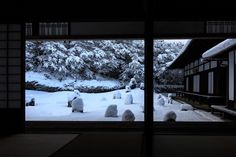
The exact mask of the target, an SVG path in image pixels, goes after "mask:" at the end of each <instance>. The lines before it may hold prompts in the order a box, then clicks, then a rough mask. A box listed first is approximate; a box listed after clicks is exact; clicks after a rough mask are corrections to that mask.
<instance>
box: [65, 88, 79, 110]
mask: <svg viewBox="0 0 236 157" xmlns="http://www.w3.org/2000/svg"><path fill="white" fill-rule="evenodd" d="M79 96H80V94H79V91H78V90H74V92H73V93H71V94H70V95H69V96H68V101H67V102H68V105H67V107H71V106H72V105H71V103H72V101H73V100H75V99H76V98H78V97H79Z"/></svg>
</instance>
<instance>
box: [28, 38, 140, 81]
mask: <svg viewBox="0 0 236 157" xmlns="http://www.w3.org/2000/svg"><path fill="white" fill-rule="evenodd" d="M25 60H26V71H34V72H47V73H48V74H49V75H51V76H53V77H55V78H57V79H58V80H65V79H66V78H68V77H71V78H73V79H96V76H97V75H102V76H106V77H108V78H113V79H117V80H118V79H119V80H120V81H122V82H123V83H125V82H127V81H129V80H130V79H131V78H132V77H134V78H135V79H136V80H137V81H139V82H140V81H142V80H143V78H144V42H143V40H77V41H70V42H68V41H26V59H25ZM78 74H79V75H78ZM49 77H50V76H49Z"/></svg>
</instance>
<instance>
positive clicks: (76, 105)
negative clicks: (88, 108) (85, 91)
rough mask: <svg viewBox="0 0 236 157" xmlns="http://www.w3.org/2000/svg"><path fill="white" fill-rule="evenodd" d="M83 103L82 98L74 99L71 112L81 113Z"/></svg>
mask: <svg viewBox="0 0 236 157" xmlns="http://www.w3.org/2000/svg"><path fill="white" fill-rule="evenodd" d="M83 110H84V102H83V99H82V98H76V99H75V100H73V101H72V112H83Z"/></svg>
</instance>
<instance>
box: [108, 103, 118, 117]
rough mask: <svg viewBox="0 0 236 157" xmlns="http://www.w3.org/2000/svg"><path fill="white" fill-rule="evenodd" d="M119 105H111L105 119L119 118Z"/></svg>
mask: <svg viewBox="0 0 236 157" xmlns="http://www.w3.org/2000/svg"><path fill="white" fill-rule="evenodd" d="M117 114H118V110H117V105H110V106H108V107H107V110H106V112H105V117H117V116H118V115H117Z"/></svg>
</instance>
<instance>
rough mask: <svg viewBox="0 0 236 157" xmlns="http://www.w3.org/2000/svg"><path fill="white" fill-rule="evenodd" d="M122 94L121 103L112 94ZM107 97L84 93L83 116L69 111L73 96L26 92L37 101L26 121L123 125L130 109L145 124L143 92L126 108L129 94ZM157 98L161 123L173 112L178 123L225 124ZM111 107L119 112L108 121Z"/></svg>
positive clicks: (135, 93) (134, 93) (135, 92)
mask: <svg viewBox="0 0 236 157" xmlns="http://www.w3.org/2000/svg"><path fill="white" fill-rule="evenodd" d="M116 91H120V93H121V95H122V99H113V94H114V93H115V92H116ZM116 91H112V92H106V93H94V94H93V93H81V97H82V98H83V101H84V113H77V112H74V113H72V109H71V108H68V107H67V97H68V95H69V94H71V93H72V92H70V91H61V92H54V93H48V92H42V91H33V90H26V97H29V96H30V97H32V96H33V97H34V98H35V101H36V106H27V107H26V120H27V121H121V116H122V113H123V112H124V111H125V110H126V109H130V110H131V111H132V112H133V113H134V115H135V117H136V119H135V121H143V120H144V113H143V104H144V91H143V90H140V89H138V88H136V89H134V90H132V91H131V92H129V93H131V94H132V96H133V99H134V104H130V105H125V97H126V95H127V94H128V93H126V92H125V89H122V90H116ZM156 97H157V94H155V93H154V109H155V111H154V120H155V121H162V120H163V117H164V115H165V113H166V112H168V111H174V112H175V113H176V114H177V121H222V120H221V119H220V118H219V117H216V116H215V115H212V114H211V113H210V112H206V111H202V110H197V109H195V110H193V111H180V106H181V103H179V102H177V101H174V100H173V104H167V98H166V96H164V95H162V97H163V98H164V100H165V105H164V106H159V105H156V104H155V101H156V100H157V98H156ZM111 104H116V105H117V109H118V117H117V118H108V117H105V116H104V115H105V111H106V109H107V107H108V106H109V105H111Z"/></svg>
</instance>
